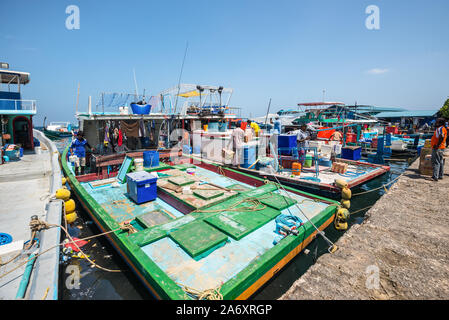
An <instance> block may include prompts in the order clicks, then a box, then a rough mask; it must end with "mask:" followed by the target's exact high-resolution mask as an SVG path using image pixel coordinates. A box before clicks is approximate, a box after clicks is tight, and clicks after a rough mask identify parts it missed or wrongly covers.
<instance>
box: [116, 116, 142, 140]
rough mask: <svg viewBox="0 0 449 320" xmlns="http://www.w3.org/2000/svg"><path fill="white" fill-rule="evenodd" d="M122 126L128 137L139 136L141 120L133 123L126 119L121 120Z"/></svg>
mask: <svg viewBox="0 0 449 320" xmlns="http://www.w3.org/2000/svg"><path fill="white" fill-rule="evenodd" d="M120 127H121V128H122V130H123V132H124V133H125V135H126V137H136V138H137V137H139V122H137V121H135V122H133V123H131V124H127V123H126V122H125V121H124V120H121V121H120Z"/></svg>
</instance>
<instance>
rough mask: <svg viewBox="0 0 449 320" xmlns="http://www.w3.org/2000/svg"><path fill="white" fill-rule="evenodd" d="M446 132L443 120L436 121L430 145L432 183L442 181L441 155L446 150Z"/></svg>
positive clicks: (442, 159) (442, 164) (442, 160)
mask: <svg viewBox="0 0 449 320" xmlns="http://www.w3.org/2000/svg"><path fill="white" fill-rule="evenodd" d="M446 140H447V130H446V128H445V126H444V119H441V118H439V119H437V121H436V130H435V132H434V134H433V137H432V140H431V144H432V149H433V150H432V167H433V176H432V179H433V180H434V181H438V179H440V180H441V179H443V168H444V158H443V153H444V149H445V148H446Z"/></svg>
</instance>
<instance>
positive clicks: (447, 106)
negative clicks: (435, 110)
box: [440, 99, 449, 119]
mask: <svg viewBox="0 0 449 320" xmlns="http://www.w3.org/2000/svg"><path fill="white" fill-rule="evenodd" d="M440 113H441V116H443V117H444V118H446V119H449V99H447V100H446V102H445V103H444V105H443V107H442V108H441V109H440Z"/></svg>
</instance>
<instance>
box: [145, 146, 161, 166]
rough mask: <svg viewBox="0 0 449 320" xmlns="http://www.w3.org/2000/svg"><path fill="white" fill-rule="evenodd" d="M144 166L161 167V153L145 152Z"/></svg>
mask: <svg viewBox="0 0 449 320" xmlns="http://www.w3.org/2000/svg"><path fill="white" fill-rule="evenodd" d="M143 166H144V167H145V168H151V167H158V166H159V152H157V151H153V150H151V151H144V152H143Z"/></svg>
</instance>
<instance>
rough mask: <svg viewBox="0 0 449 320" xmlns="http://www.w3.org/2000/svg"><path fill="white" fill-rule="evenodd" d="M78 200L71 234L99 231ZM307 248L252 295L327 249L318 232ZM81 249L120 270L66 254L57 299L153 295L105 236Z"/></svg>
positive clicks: (285, 284)
mask: <svg viewBox="0 0 449 320" xmlns="http://www.w3.org/2000/svg"><path fill="white" fill-rule="evenodd" d="M68 143H69V139H62V140H57V141H56V144H57V146H58V149H59V150H60V151H61V152H62V150H63V149H64V148H65V146H66V145H67V144H68ZM408 165H409V163H408V162H391V163H390V167H391V171H390V172H389V173H387V174H385V175H382V176H380V177H378V178H376V179H374V180H372V181H370V182H368V183H367V184H365V185H364V186H362V187H361V188H359V189H356V190H353V193H357V192H362V191H366V190H370V189H374V188H377V187H380V186H382V185H383V184H385V183H388V182H389V181H391V180H392V179H394V178H396V177H397V176H398V175H400V174H401V173H402V172H403V171H404V170H405V169H406V168H407V167H408ZM384 193H385V190H384V189H383V188H382V189H380V190H377V191H374V192H371V193H368V194H366V195H363V196H360V197H356V198H354V200H351V209H350V211H351V212H354V211H357V210H360V209H363V208H366V207H368V206H372V205H373V204H374V203H375V202H376V201H377V200H378V199H379V198H380V197H381V196H382V195H383V194H384ZM75 201H76V202H77V213H78V219H77V220H76V222H75V224H74V227H73V228H71V229H70V233H71V234H72V236H75V237H78V238H84V237H88V236H90V235H95V234H99V233H100V232H101V231H100V230H99V229H98V228H97V227H96V226H95V224H94V223H93V221H92V220H91V219H90V218H89V216H88V214H87V213H86V212H85V211H84V210H83V209H82V207H81V204H80V203H79V202H78V201H77V200H76V199H75ZM367 211H368V209H366V210H363V211H361V212H358V213H356V214H354V215H351V217H350V219H349V221H348V222H349V226H352V225H354V224H360V223H362V222H363V220H364V217H365V213H366V212H367ZM325 234H326V237H328V238H329V239H330V240H331V241H332V242H335V241H337V240H338V239H339V238H340V237H341V236H342V235H343V234H344V232H341V231H337V230H335V228H334V227H333V226H329V227H328V228H327V229H326V230H325ZM307 249H309V250H310V252H309V254H304V253H303V252H302V253H300V254H298V255H297V256H296V257H295V258H294V259H293V260H292V261H291V262H290V263H289V264H288V265H287V266H285V267H284V268H283V269H282V270H281V271H279V272H278V274H277V275H276V276H275V277H274V278H273V279H271V280H270V281H269V282H268V283H267V284H265V285H264V286H263V287H262V288H261V289H260V290H259V291H258V292H257V293H256V294H255V295H254V296H253V297H252V299H254V300H259V299H260V300H261V299H265V300H274V299H277V298H279V297H280V296H281V295H282V294H284V293H285V292H286V291H287V290H288V289H289V288H290V286H291V285H292V284H293V283H294V282H295V281H296V280H297V279H298V278H299V277H300V276H301V275H302V274H304V273H305V272H306V271H307V269H308V268H309V267H310V266H311V265H313V264H314V263H315V261H316V259H318V258H319V256H321V255H322V254H326V253H327V249H328V244H327V243H326V241H325V240H324V239H323V238H322V237H320V236H318V237H317V238H316V239H315V240H313V241H312V242H311V243H310V244H309V246H308V247H307ZM83 250H85V252H86V253H87V254H88V255H89V257H90V258H91V259H93V260H94V261H95V262H96V263H97V264H99V265H101V266H102V267H105V268H108V269H112V270H122V272H106V271H102V270H100V269H97V268H94V267H92V266H91V265H90V263H89V262H88V261H87V260H85V259H79V258H69V259H68V260H67V261H65V262H62V263H61V270H60V274H61V277H60V285H59V290H60V299H63V300H96V299H98V300H115V299H117V300H123V299H125V300H141V299H153V296H152V295H151V294H150V293H149V292H148V291H147V289H146V288H145V287H144V286H143V284H142V283H141V282H140V281H139V280H138V278H137V277H136V276H135V275H134V273H133V272H132V271H131V270H130V269H129V268H128V266H127V265H126V263H125V262H124V261H123V259H122V258H121V257H120V255H119V254H118V253H117V252H116V251H115V250H114V248H113V247H112V246H111V245H110V244H109V242H108V241H107V240H106V239H105V238H104V237H98V238H94V239H92V240H90V241H89V243H88V244H86V245H85V246H84V247H83ZM74 266H76V267H77V269H78V270H80V281H79V283H77V286H74V282H73V281H72V278H73V276H72V275H71V274H70V270H73V267H74Z"/></svg>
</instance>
